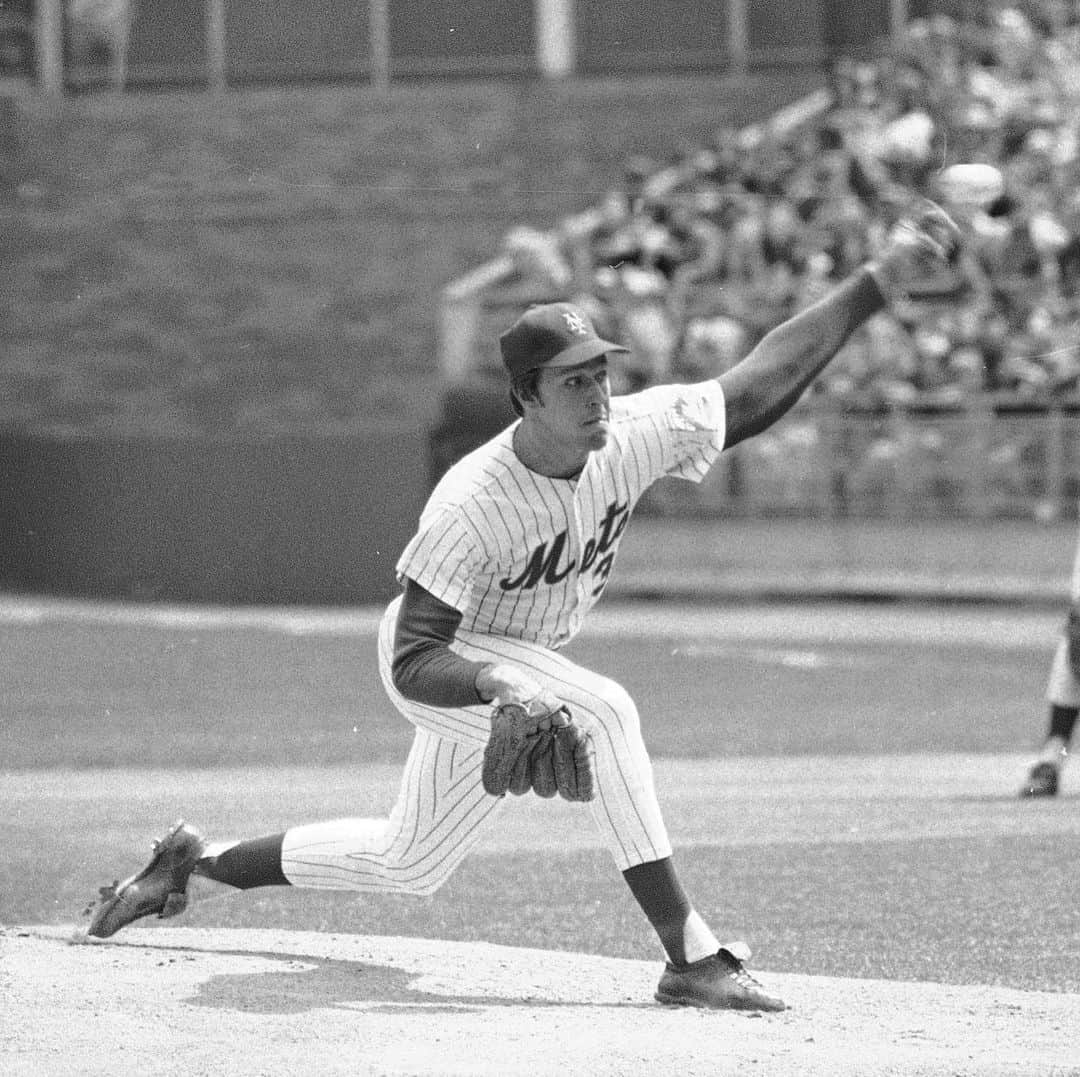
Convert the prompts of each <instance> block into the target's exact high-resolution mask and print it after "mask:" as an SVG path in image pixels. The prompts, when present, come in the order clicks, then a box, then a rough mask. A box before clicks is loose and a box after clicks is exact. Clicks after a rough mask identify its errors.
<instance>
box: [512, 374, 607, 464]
mask: <svg viewBox="0 0 1080 1077" xmlns="http://www.w3.org/2000/svg"><path fill="white" fill-rule="evenodd" d="M537 388H538V390H539V392H538V396H539V406H538V407H535V408H533V409H532V410H531V416H530V419H531V421H532V422H533V423H534V429H535V430H536V432H537V433H539V434H541V435H542V437H543V439H544V441H545V442H547V444H548V445H549V446H550V447H551V448H552V449H555V448H556V447H558V448H559V449H561V450H562V451H564V452H565V454H566V456H567V458H570V457H573V458H574V459H576V460H578V461H579V462H580V463H581V464H583V463H584V462H585V458H586V457H587V456H588V455H589V453H591V452H594V451H595V450H597V449H602V448H603V447H604V445H606V444H607V439H608V433H609V431H610V421H611V386H610V385H609V384H608V372H607V357H606V356H603V355H601V356H599V357H598V358H596V359H590V360H589V361H588V362H587V363H581V364H580V365H579V366H572V367H564V368H561V369H560V368H556V369H550V370H544V371H542V372H541V374H540V382H539V385H538V386H537Z"/></svg>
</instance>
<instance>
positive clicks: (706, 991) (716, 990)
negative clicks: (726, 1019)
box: [656, 943, 787, 1013]
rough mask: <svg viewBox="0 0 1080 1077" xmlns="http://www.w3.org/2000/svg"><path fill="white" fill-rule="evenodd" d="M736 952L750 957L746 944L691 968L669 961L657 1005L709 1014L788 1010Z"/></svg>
mask: <svg viewBox="0 0 1080 1077" xmlns="http://www.w3.org/2000/svg"><path fill="white" fill-rule="evenodd" d="M733 950H735V951H736V952H737V953H739V954H745V955H746V957H749V956H750V951H749V950H748V949H746V947H745V945H744V944H742V943H733V944H731V949H729V948H728V947H726V946H725V947H724V948H723V949H722V950H720V951H718V952H717V953H715V954H713V955H712V956H711V957H705V958H702V959H701V960H700V961H694V962H691V963H690V964H689V965H673V964H672V963H671V962H670V961H669V962H668V963H667V965H666V966H665V968H664V974H663V976H661V977H660V983H659V985H658V987H657V988H656V1000H657V1002H663V1003H664V1004H665V1005H666V1006H700V1007H702V1008H704V1009H708V1010H769V1011H771V1012H773V1013H776V1012H778V1011H780V1010H786V1009H787V1005H786V1004H785V1003H784V1002H782V1001H781V1000H780V999H778V998H775V997H773V996H772V995H768V994H766V993H765V989H764V988H763V987H762V985H761V984H759V983H758V982H757V980H755V979H754V977H753V976H751V975H750V973H749V972H747V971H746V967H745V966H744V965H743V963H742V960H741V959H740V957H737V956H736V954H735V953H733V952H732V951H733Z"/></svg>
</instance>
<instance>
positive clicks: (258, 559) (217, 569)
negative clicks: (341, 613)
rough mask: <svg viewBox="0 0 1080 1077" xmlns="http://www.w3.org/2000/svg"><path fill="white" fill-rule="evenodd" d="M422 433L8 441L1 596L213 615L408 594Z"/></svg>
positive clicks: (11, 436) (1, 470) (3, 451)
mask: <svg viewBox="0 0 1080 1077" xmlns="http://www.w3.org/2000/svg"><path fill="white" fill-rule="evenodd" d="M425 451H426V445H425V438H424V437H423V435H422V432H420V431H418V430H417V429H416V428H415V427H404V426H399V425H388V426H384V427H375V426H372V427H371V428H369V429H368V430H367V431H366V432H364V433H357V434H351V435H347V436H336V437H335V436H327V435H321V436H311V437H299V436H292V437H276V438H270V439H265V440H243V441H241V440H227V439H203V440H194V439H182V440H181V439H163V438H146V437H131V438H104V437H100V436H96V437H88V436H84V437H69V438H61V437H55V436H52V437H50V436H45V435H35V434H31V433H12V432H8V433H6V434H3V435H2V436H0V460H2V462H3V466H2V467H0V566H2V567H0V586H2V587H4V588H7V589H9V590H12V589H13V590H17V591H26V590H31V591H39V592H45V593H60V594H68V595H79V596H96V597H114V598H129V599H139V600H150V599H153V600H172V601H184V602H209V603H238V604H245V603H267V602H268V603H319V604H329V605H336V604H357V603H366V602H371V601H375V600H380V599H384V598H387V597H389V596H390V595H392V594H394V593H396V583H395V580H394V563H395V561H396V560H397V556H398V554H399V553H400V550H401V547H402V546H403V545H404V543H405V542H406V541H407V539H408V537H409V535H410V533H411V531H412V529H413V528H414V526H415V523H416V518H417V514H418V512H419V510H420V507H421V504H422V500H423V498H424V496H425V494H426V486H425V482H424V471H423V468H422V467H419V466H417V461H418V460H422V459H423V455H424V453H425Z"/></svg>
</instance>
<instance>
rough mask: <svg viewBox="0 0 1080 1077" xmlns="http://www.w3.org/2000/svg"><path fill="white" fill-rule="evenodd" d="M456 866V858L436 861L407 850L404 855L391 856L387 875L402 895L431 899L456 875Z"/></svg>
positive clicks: (387, 866)
mask: <svg viewBox="0 0 1080 1077" xmlns="http://www.w3.org/2000/svg"><path fill="white" fill-rule="evenodd" d="M456 864H457V859H456V858H451V859H444V860H436V859H435V858H433V857H432V856H430V855H417V854H416V853H415V852H414V851H412V850H405V851H404V852H403V854H402V855H399V856H393V855H391V857H390V859H389V863H387V865H386V869H387V872H386V874H387V878H388V879H390V880H392V881H393V882H394V883H395V884H396V889H397V890H398V891H399V892H400V893H403V894H412V895H413V896H414V897H430V896H431V895H432V894H434V893H435V891H437V890H438V889H439V888H440V887H441V886H442V885H443V883H445V882H446V880H447V879H449V878H450V876H451V875H452V874H453V873H454V868H455V866H456Z"/></svg>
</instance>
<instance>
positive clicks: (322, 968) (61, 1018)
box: [0, 923, 1080, 1077]
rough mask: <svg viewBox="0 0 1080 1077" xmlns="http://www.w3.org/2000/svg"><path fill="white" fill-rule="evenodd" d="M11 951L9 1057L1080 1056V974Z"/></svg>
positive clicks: (774, 1076)
mask: <svg viewBox="0 0 1080 1077" xmlns="http://www.w3.org/2000/svg"><path fill="white" fill-rule="evenodd" d="M76 942H79V943H83V945H73V943H76ZM0 955H2V960H0V988H2V993H3V998H4V1022H3V1023H4V1037H3V1039H4V1051H3V1054H4V1056H5V1057H4V1072H5V1074H6V1075H7V1077H24V1075H25V1077H31V1075H33V1077H52V1075H56V1077H59V1075H64V1077H82V1075H89V1074H101V1075H103V1077H104V1075H106V1074H108V1075H110V1077H113V1075H115V1074H116V1073H130V1074H135V1073H143V1074H153V1075H154V1077H172V1075H174V1074H175V1075H176V1077H181V1075H182V1077H197V1075H201V1074H206V1075H218V1074H230V1075H234V1077H245V1075H251V1077H255V1075H259V1077H278V1075H281V1077H298V1075H300V1074H320V1075H337V1074H341V1075H345V1074H348V1075H350V1077H357V1075H362V1074H380V1075H382V1074H411V1075H429V1074H462V1075H465V1074H470V1075H471V1074H490V1075H498V1077H511V1075H517V1074H521V1075H523V1077H524V1075H528V1077H546V1075H549V1074H550V1075H552V1077H554V1075H556V1074H557V1075H559V1077H563V1075H566V1074H574V1075H575V1077H576V1075H579V1074H580V1075H588V1077H604V1075H616V1074H618V1075H621V1077H626V1075H636V1074H642V1075H652V1074H656V1073H667V1074H679V1075H692V1074H701V1075H706V1074H707V1075H710V1077H713V1075H716V1074H729V1073H730V1074H735V1073H738V1074H747V1073H760V1074H762V1075H763V1077H809V1075H818V1074H820V1075H823V1077H824V1075H828V1077H842V1075H848V1074H849V1075H852V1077H854V1075H858V1077H874V1075H884V1074H897V1075H899V1074H902V1075H904V1077H916V1075H921V1074H928V1075H929V1074H934V1075H945V1074H948V1075H951V1077H955V1075H969V1074H970V1075H980V1077H986V1075H995V1077H997V1075H1004V1074H1016V1075H1017V1077H1020V1075H1023V1077H1030V1074H1033V1073H1052V1072H1055V1073H1062V1074H1065V1073H1070V1074H1080V995H1065V994H1050V993H1043V992H1028V991H1014V990H1008V989H1004V988H994V987H982V986H969V987H953V986H945V985H940V984H919V983H893V982H888V981H882V980H853V979H852V980H848V979H844V980H841V979H829V978H825V977H814V976H794V975H786V974H780V973H772V972H768V971H757V973H756V974H757V975H758V976H759V978H760V979H761V980H762V981H763V983H764V984H765V986H766V987H767V988H768V989H770V990H771V991H773V992H774V993H776V994H779V995H780V996H781V997H783V998H784V999H785V1000H786V1001H787V1002H788V1004H789V1005H790V1006H791V1007H792V1008H791V1010H789V1011H788V1012H786V1013H781V1014H770V1015H763V1016H762V1015H754V1014H742V1013H717V1012H706V1011H701V1010H681V1009H674V1010H673V1009H667V1008H665V1007H662V1006H660V1005H658V1004H657V1003H656V1002H654V1001H653V998H652V995H653V990H654V989H655V987H656V983H657V980H658V978H659V974H660V971H661V965H660V962H659V961H627V960H620V959H615V958H605V957H594V956H590V955H585V954H573V953H559V952H552V951H546V950H525V949H515V948H512V947H506V946H493V945H490V944H488V943H480V942H475V943H471V942H444V941H440V940H434V939H413V938H388V937H379V936H364V935H324V934H319V933H316V932H289V931H269V930H251V931H235V930H228V931H217V930H206V929H197V928H172V927H162V926H158V925H157V924H156V923H151V924H150V925H149V926H147V927H144V926H141V925H137V926H134V927H131V928H128V929H127V930H126V931H124V932H123V933H122V934H121V935H118V936H116V937H115V938H113V939H109V940H106V941H99V940H88V939H86V937H85V936H84V935H82V934H80V933H79V932H78V931H76V930H75V929H74V928H72V927H66V928H65V927H31V928H7V929H4V930H2V931H0ZM1070 1067H1073V1068H1070Z"/></svg>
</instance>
